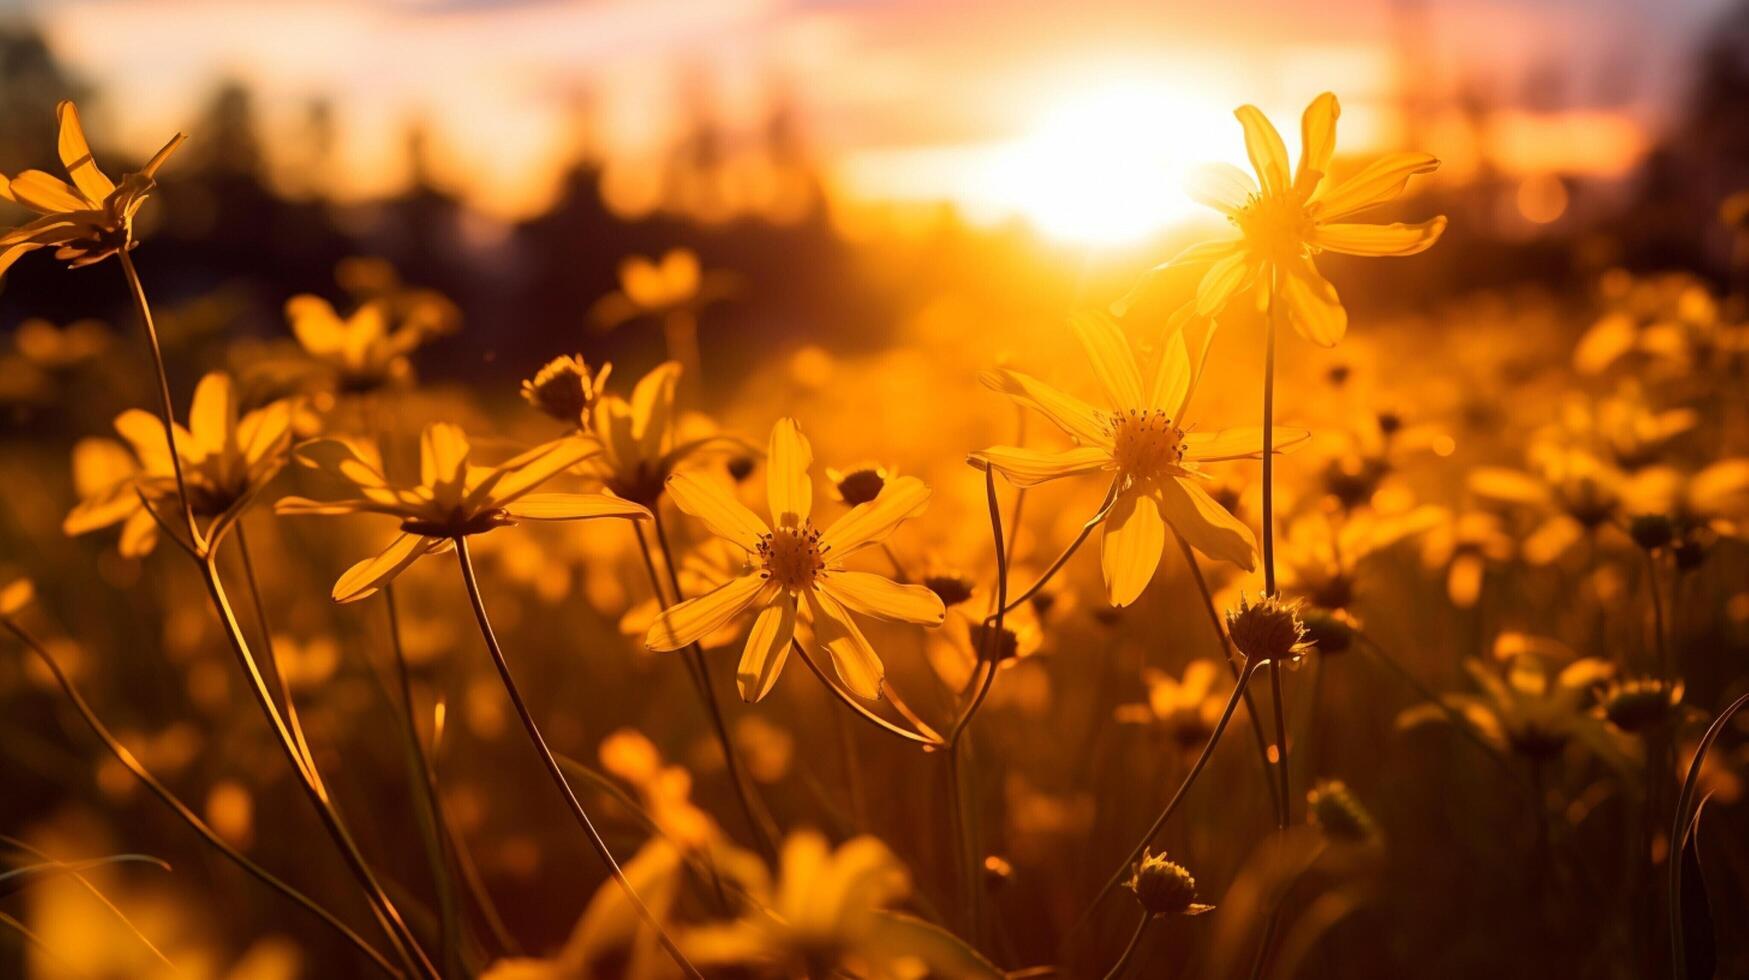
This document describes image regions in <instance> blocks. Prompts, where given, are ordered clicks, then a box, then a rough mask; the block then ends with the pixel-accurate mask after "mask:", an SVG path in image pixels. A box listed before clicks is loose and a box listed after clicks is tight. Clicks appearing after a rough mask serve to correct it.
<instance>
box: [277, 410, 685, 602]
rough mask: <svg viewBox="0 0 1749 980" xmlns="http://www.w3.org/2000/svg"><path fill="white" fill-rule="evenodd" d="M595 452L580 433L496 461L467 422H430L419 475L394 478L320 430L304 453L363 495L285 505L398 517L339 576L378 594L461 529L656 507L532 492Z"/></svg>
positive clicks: (364, 451)
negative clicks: (480, 452)
mask: <svg viewBox="0 0 1749 980" xmlns="http://www.w3.org/2000/svg"><path fill="white" fill-rule="evenodd" d="M595 452H596V446H595V444H594V443H592V442H590V441H589V440H587V439H582V438H578V437H574V436H573V437H567V438H564V439H557V440H554V441H553V442H549V443H546V444H544V445H540V446H536V447H535V448H533V449H530V450H529V451H527V452H525V453H522V454H520V455H518V456H516V457H514V458H512V459H509V460H507V461H505V462H503V463H499V464H498V465H497V466H479V465H475V464H474V463H473V462H472V461H471V460H470V458H469V457H470V455H471V447H470V446H469V445H468V438H467V436H466V434H464V433H463V432H462V430H461V427H460V426H456V425H451V424H449V423H446V422H442V423H437V424H434V425H428V426H426V427H425V432H424V433H423V434H422V435H421V436H420V439H419V482H418V483H415V484H412V485H397V484H393V483H390V482H389V479H388V478H387V477H386V476H384V475H383V466H382V462H381V460H379V459H377V458H376V453H374V452H372V451H370V450H369V449H368V448H367V447H364V446H362V445H357V444H354V443H351V442H347V441H344V440H340V439H320V440H317V441H315V442H312V443H309V444H307V445H304V446H302V447H300V448H299V449H298V452H297V456H298V460H299V462H301V463H303V464H305V465H306V466H310V467H313V468H315V469H317V470H320V471H322V472H323V473H325V474H327V475H328V476H330V477H333V478H334V479H336V480H338V481H339V482H340V483H342V484H344V485H347V486H350V487H351V488H352V489H353V490H354V491H356V496H353V497H350V498H345V499H340V500H326V501H320V500H309V499H306V498H303V497H285V498H282V499H281V500H280V501H279V502H278V503H277V504H276V505H275V506H274V510H275V511H276V512H277V513H280V514H363V513H369V514H387V515H389V516H391V517H398V518H400V519H401V533H400V534H399V535H397V536H396V537H395V539H394V540H393V541H391V542H389V545H388V547H386V548H384V549H383V550H382V551H381V552H380V553H379V554H377V555H376V557H374V558H366V559H365V560H363V561H361V562H359V563H358V564H356V565H353V566H352V567H351V568H350V569H348V570H347V571H346V574H344V575H342V576H340V580H339V581H337V582H335V583H334V592H333V595H334V601H335V602H352V601H355V600H358V599H363V598H365V597H366V596H369V595H372V594H374V593H375V592H376V591H377V590H378V589H380V588H382V587H383V586H384V585H385V584H387V583H388V582H390V581H391V580H393V579H394V577H395V576H397V575H399V574H401V572H402V570H404V569H405V568H407V566H409V565H411V564H413V563H414V562H415V561H418V560H419V559H420V558H422V557H424V556H425V555H428V554H434V553H436V552H440V551H444V550H446V549H447V548H448V547H450V546H451V545H453V544H454V542H455V539H457V538H460V537H463V536H465V535H470V534H483V533H485V532H487V531H490V530H492V529H493V528H497V527H503V526H505V525H507V524H514V523H516V522H517V521H525V520H526V521H580V520H589V519H591V518H598V517H628V518H634V519H636V518H647V517H649V516H650V512H649V511H648V510H645V509H644V508H643V507H641V506H639V505H638V504H635V503H632V502H631V501H629V500H622V499H620V498H618V497H614V496H611V495H609V494H604V493H558V492H545V493H535V492H533V491H534V490H535V488H536V487H538V486H540V485H541V484H543V483H545V482H546V481H547V480H549V479H551V478H553V477H554V476H557V475H558V474H560V473H562V472H564V471H565V470H567V469H569V468H571V467H572V466H575V465H576V464H577V463H580V462H582V461H583V460H585V459H587V458H588V457H589V456H590V455H592V454H594V453H595Z"/></svg>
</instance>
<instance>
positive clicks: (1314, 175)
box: [1294, 92, 1342, 194]
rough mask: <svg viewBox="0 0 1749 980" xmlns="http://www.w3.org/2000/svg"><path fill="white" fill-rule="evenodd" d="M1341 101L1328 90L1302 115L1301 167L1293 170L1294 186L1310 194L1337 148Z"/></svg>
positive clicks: (1325, 170)
mask: <svg viewBox="0 0 1749 980" xmlns="http://www.w3.org/2000/svg"><path fill="white" fill-rule="evenodd" d="M1340 115H1342V104H1341V103H1339V102H1337V101H1336V95H1335V93H1333V92H1325V93H1323V94H1322V95H1320V96H1318V97H1317V98H1315V99H1313V100H1312V103H1311V105H1308V106H1306V112H1305V114H1304V115H1302V116H1301V117H1300V168H1299V170H1298V171H1297V172H1296V173H1295V174H1294V189H1295V190H1297V191H1299V192H1300V193H1301V194H1309V193H1310V192H1311V190H1312V188H1313V187H1314V186H1316V184H1317V182H1318V181H1320V180H1322V179H1323V178H1324V176H1325V175H1326V174H1328V173H1329V172H1330V157H1331V155H1332V154H1334V153H1335V152H1336V118H1337V117H1338V116H1340Z"/></svg>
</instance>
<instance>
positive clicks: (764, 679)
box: [735, 592, 796, 702]
mask: <svg viewBox="0 0 1749 980" xmlns="http://www.w3.org/2000/svg"><path fill="white" fill-rule="evenodd" d="M795 635H796V597H795V596H794V595H793V594H791V593H789V592H785V593H783V594H782V595H780V596H778V597H777V601H776V602H774V603H772V604H771V605H769V606H766V607H765V608H764V609H762V610H760V611H759V618H757V619H755V620H754V621H753V630H752V632H750V633H748V634H747V643H746V645H745V646H743V647H742V648H741V664H740V666H738V667H736V668H735V684H736V686H738V687H739V688H740V689H741V700H743V701H747V702H753V701H760V700H763V699H764V697H765V696H766V695H767V694H770V693H771V688H772V685H774V684H776V683H777V676H778V674H780V673H782V672H783V664H784V661H786V660H788V659H789V645H790V641H792V640H793V639H795Z"/></svg>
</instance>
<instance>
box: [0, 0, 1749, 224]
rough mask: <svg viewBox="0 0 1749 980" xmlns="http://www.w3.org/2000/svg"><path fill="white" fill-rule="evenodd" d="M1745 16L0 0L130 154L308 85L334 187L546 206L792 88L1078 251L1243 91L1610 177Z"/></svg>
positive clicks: (904, 178)
mask: <svg viewBox="0 0 1749 980" xmlns="http://www.w3.org/2000/svg"><path fill="white" fill-rule="evenodd" d="M1727 5H1728V4H1727V0H1521V2H1518V3H1510V2H1502V0H1324V2H1288V0H1223V2H1220V3H1206V2H1187V0H1186V2H1180V0H1165V2H1162V0H1154V2H1148V3H1142V2H1131V0H1111V2H1096V0H1082V2H1055V3H1045V2H1037V0H984V2H970V0H893V2H851V0H837V2H829V0H711V2H697V0H350V2H329V0H304V2H292V0H251V2H248V3H236V2H231V0H55V2H52V3H51V2H28V0H0V10H9V11H11V12H13V13H15V14H22V15H27V16H31V17H34V18H35V19H36V20H37V21H38V22H39V23H40V24H41V25H42V27H43V28H44V30H45V31H46V32H47V34H48V36H49V38H50V43H51V45H52V46H53V47H54V48H55V50H56V51H57V52H58V53H59V54H60V56H61V57H62V58H63V59H64V60H65V61H66V62H68V63H69V64H70V65H71V66H72V67H74V68H75V69H76V70H77V71H78V72H79V73H80V74H81V75H82V76H84V77H86V78H88V79H90V80H91V81H93V82H96V83H97V84H98V85H99V86H100V87H101V88H102V90H103V92H104V102H103V104H102V105H101V106H99V107H98V109H99V113H98V115H97V116H96V119H98V120H100V122H93V123H92V125H93V126H97V125H102V126H105V127H106V129H105V131H106V132H109V133H111V134H113V141H114V142H118V143H122V144H124V145H127V146H129V147H134V148H148V147H155V146H156V145H158V144H159V143H161V142H162V140H163V134H164V132H165V130H166V129H171V128H182V127H186V126H187V125H188V122H189V121H190V120H191V119H193V118H194V117H195V114H196V111H197V109H198V107H199V106H200V104H201V103H202V101H203V100H204V98H206V97H207V95H208V94H209V93H210V91H211V88H212V86H213V85H214V84H215V83H217V82H219V81H221V80H225V79H237V80H241V81H243V82H244V83H246V84H247V85H249V86H250V87H251V88H252V89H253V90H255V91H256V93H257V95H258V102H259V107H260V109H261V110H262V112H263V115H264V120H265V126H266V129H267V135H268V142H269V144H270V145H269V152H270V154H271V155H274V156H275V157H276V158H279V159H293V160H295V159H296V158H297V155H296V152H295V151H296V149H297V148H296V147H295V145H293V144H295V142H296V141H297V139H298V138H299V136H300V134H301V129H300V128H299V122H300V120H302V119H303V118H304V115H305V113H306V112H307V108H308V105H309V103H310V101H311V100H312V99H316V98H329V99H331V100H332V101H333V103H334V105H335V109H336V123H337V126H338V130H339V136H340V140H339V142H340V146H339V155H340V164H341V165H340V167H339V170H340V173H341V175H340V177H339V178H338V182H337V185H336V186H335V187H334V188H333V189H334V190H335V191H337V192H338V193H340V194H341V195H342V196H351V197H363V196H369V195H371V194H378V193H384V192H387V191H391V190H393V189H394V188H395V187H396V186H398V185H399V184H400V183H401V182H403V181H404V180H405V178H406V165H405V152H404V148H405V143H406V130H407V127H408V125H409V124H410V123H412V122H413V121H415V120H418V121H421V122H423V123H425V124H426V125H428V126H429V129H430V141H431V146H432V148H433V151H434V153H433V155H434V157H435V160H436V172H437V175H438V177H439V179H440V181H441V182H442V183H444V184H445V185H446V186H448V187H451V188H453V189H455V190H456V191H458V192H460V193H462V194H463V195H464V196H466V197H468V198H469V200H470V201H472V202H473V203H475V204H477V205H479V206H480V207H482V208H483V209H485V210H486V211H488V212H491V213H496V214H500V215H502V216H505V217H514V216H517V215H519V214H526V213H531V212H533V211H536V210H538V209H539V208H540V207H541V206H543V205H544V204H545V203H546V202H547V201H548V200H549V199H550V197H551V194H552V193H553V190H554V187H555V181H556V178H557V176H558V174H559V171H560V167H561V166H562V164H563V163H564V161H566V160H567V159H570V158H571V156H572V155H573V153H574V152H575V150H576V149H577V148H578V146H579V145H580V144H581V143H583V142H585V141H587V142H588V143H589V145H590V146H591V147H592V148H593V149H594V150H596V151H598V152H600V153H601V154H603V155H604V156H605V157H607V159H609V160H610V161H613V162H615V163H616V164H617V165H618V167H619V169H620V171H621V172H624V173H628V174H636V173H639V172H642V171H645V170H648V167H647V166H646V164H647V162H648V161H650V160H652V159H655V158H657V157H658V156H659V155H660V154H661V153H662V151H663V150H664V148H665V147H667V146H668V145H669V144H670V143H671V142H672V140H674V139H675V138H676V135H677V132H678V129H679V126H680V123H681V120H682V119H683V118H684V113H683V112H682V111H681V109H682V108H683V107H685V106H687V105H689V104H701V103H702V104H706V105H708V106H709V107H710V112H711V115H712V116H713V117H714V118H716V119H718V120H720V121H722V122H723V123H725V124H726V125H727V126H728V127H729V128H730V129H731V130H736V129H739V130H742V131H748V132H751V131H756V130H757V129H758V128H759V127H760V126H762V125H763V122H764V120H765V118H766V116H767V114H768V113H769V111H770V107H771V106H772V104H773V103H774V100H781V101H782V102H783V103H784V104H786V105H788V106H789V107H790V108H791V109H792V110H793V112H794V113H795V116H796V119H797V120H798V123H799V126H800V128H801V131H802V132H803V133H804V134H805V136H806V140H807V143H808V145H809V147H810V148H811V151H812V152H813V153H814V154H815V156H816V157H817V159H818V162H819V163H820V164H821V165H822V166H823V167H824V168H825V169H826V171H827V173H828V174H829V175H830V176H831V178H832V182H833V185H834V186H835V187H838V188H841V189H843V190H845V191H846V192H847V193H849V194H851V195H854V196H857V197H860V198H863V199H870V200H894V201H931V200H937V199H946V200H951V201H953V202H955V203H956V204H958V205H960V206H961V208H962V209H964V210H965V211H966V212H967V213H968V214H969V215H971V216H972V217H973V218H974V220H989V221H999V220H1005V219H1007V218H1012V217H1016V216H1018V217H1021V218H1022V219H1024V220H1027V221H1029V222H1031V223H1032V224H1034V225H1036V226H1038V227H1040V228H1041V229H1043V230H1045V231H1047V232H1051V233H1054V234H1059V235H1061V236H1062V237H1065V238H1071V239H1073V238H1078V237H1079V238H1106V239H1120V238H1122V237H1124V236H1126V235H1140V234H1145V233H1147V232H1148V231H1149V230H1151V229H1156V228H1158V227H1159V226H1160V225H1161V224H1162V223H1165V222H1169V221H1171V220H1173V219H1175V218H1177V217H1179V216H1181V210H1182V209H1183V208H1184V207H1185V206H1186V205H1185V203H1184V200H1183V196H1182V194H1181V193H1180V191H1179V188H1178V185H1179V184H1180V183H1181V181H1182V178H1183V176H1184V174H1185V173H1186V172H1187V171H1188V169H1189V168H1190V167H1192V166H1194V165H1195V164H1197V163H1199V162H1203V161H1208V160H1228V161H1233V162H1242V161H1243V149H1242V144H1241V142H1240V139H1239V133H1238V127H1237V126H1236V125H1235V124H1234V123H1233V122H1232V118H1231V110H1232V109H1233V108H1234V107H1235V106H1237V105H1239V104H1240V103H1243V102H1253V103H1256V104H1257V105H1259V106H1261V107H1262V108H1263V109H1264V110H1265V111H1266V112H1268V113H1269V114H1270V115H1271V116H1272V117H1274V118H1276V119H1277V120H1278V125H1279V126H1280V127H1281V129H1282V130H1283V133H1284V135H1285V136H1286V137H1287V140H1288V144H1289V148H1290V150H1291V149H1293V148H1294V146H1295V144H1296V143H1297V139H1296V135H1297V129H1298V127H1297V125H1296V120H1297V115H1298V112H1299V110H1300V108H1301V107H1303V105H1304V104H1305V103H1306V102H1307V101H1309V100H1310V99H1311V98H1312V96H1314V95H1316V94H1317V93H1318V92H1319V91H1322V90H1324V89H1326V88H1328V89H1333V90H1335V91H1337V92H1338V94H1339V95H1341V96H1342V98H1343V105H1344V114H1343V119H1342V125H1343V129H1342V139H1341V145H1342V147H1343V148H1344V149H1353V150H1357V151H1367V150H1374V149H1380V148H1386V147H1389V146H1392V145H1397V144H1400V143H1402V142H1403V141H1405V140H1406V139H1410V138H1414V139H1416V140H1419V141H1422V142H1424V143H1427V142H1431V143H1432V144H1433V145H1431V146H1426V147H1424V148H1427V149H1430V150H1432V151H1433V152H1435V153H1438V154H1440V155H1441V156H1442V158H1444V159H1446V160H1447V161H1448V165H1449V166H1450V167H1452V168H1455V172H1456V173H1457V174H1458V175H1459V176H1460V177H1461V175H1462V173H1463V171H1464V169H1465V167H1466V164H1467V165H1468V166H1471V167H1473V165H1474V159H1473V158H1474V156H1475V152H1476V151H1475V148H1474V147H1473V146H1469V147H1467V148H1466V139H1467V138H1466V137H1464V136H1463V135H1462V134H1461V133H1459V128H1460V127H1458V126H1457V123H1456V121H1455V120H1456V107H1457V105H1458V103H1459V99H1460V96H1461V95H1463V94H1465V93H1472V94H1474V93H1480V94H1481V95H1483V96H1485V97H1486V99H1487V100H1488V101H1489V103H1490V104H1494V105H1497V106H1498V107H1499V108H1498V110H1497V111H1496V112H1494V113H1493V114H1491V116H1490V121H1489V133H1490V137H1489V139H1490V143H1491V145H1492V146H1494V147H1495V151H1494V152H1495V153H1496V154H1498V155H1499V156H1500V157H1501V159H1498V160H1496V161H1495V162H1496V163H1501V162H1503V165H1504V166H1505V167H1506V169H1507V170H1508V171H1515V170H1521V171H1523V172H1525V173H1533V172H1542V171H1560V172H1568V171H1576V172H1581V173H1584V172H1587V171H1595V172H1597V174H1598V175H1600V176H1608V175H1609V174H1610V172H1612V171H1620V170H1623V169H1625V168H1626V167H1628V166H1631V165H1632V162H1633V161H1634V160H1636V159H1637V158H1638V154H1639V153H1640V152H1642V151H1643V148H1644V146H1645V145H1646V144H1647V142H1648V140H1649V139H1650V138H1651V136H1652V135H1653V134H1655V132H1656V130H1657V127H1658V126H1659V125H1661V123H1662V122H1663V121H1664V120H1665V119H1667V118H1668V115H1669V109H1670V107H1671V106H1672V105H1674V104H1675V103H1676V101H1677V100H1678V99H1679V98H1680V95H1681V86H1682V83H1683V81H1684V78H1685V74H1684V70H1685V66H1686V64H1687V60H1686V58H1687V55H1688V53H1689V52H1690V51H1691V50H1692V47H1693V45H1694V44H1695V42H1696V39H1697V38H1699V37H1701V36H1702V35H1703V34H1704V31H1705V30H1706V27H1707V25H1708V24H1709V23H1711V22H1712V21H1713V19H1714V18H1716V17H1717V16H1718V15H1719V12H1720V10H1721V9H1722V8H1724V7H1725V6H1727ZM1406 100H1407V101H1406ZM1406 107H1407V108H1408V109H1409V111H1412V112H1413V114H1414V116H1415V118H1416V120H1417V122H1416V130H1415V131H1414V132H1413V133H1411V132H1408V131H1406V129H1405V127H1404V113H1405V109H1406ZM583 117H586V118H588V119H589V120H590V121H591V125H590V126H589V127H588V135H587V136H585V134H584V127H581V126H580V125H579V123H578V120H579V119H580V118H583ZM1581 146H1582V147H1586V148H1587V151H1586V152H1583V153H1580V152H1577V151H1576V148H1577V147H1581ZM1466 153H1467V154H1468V159H1467V160H1466Z"/></svg>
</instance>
